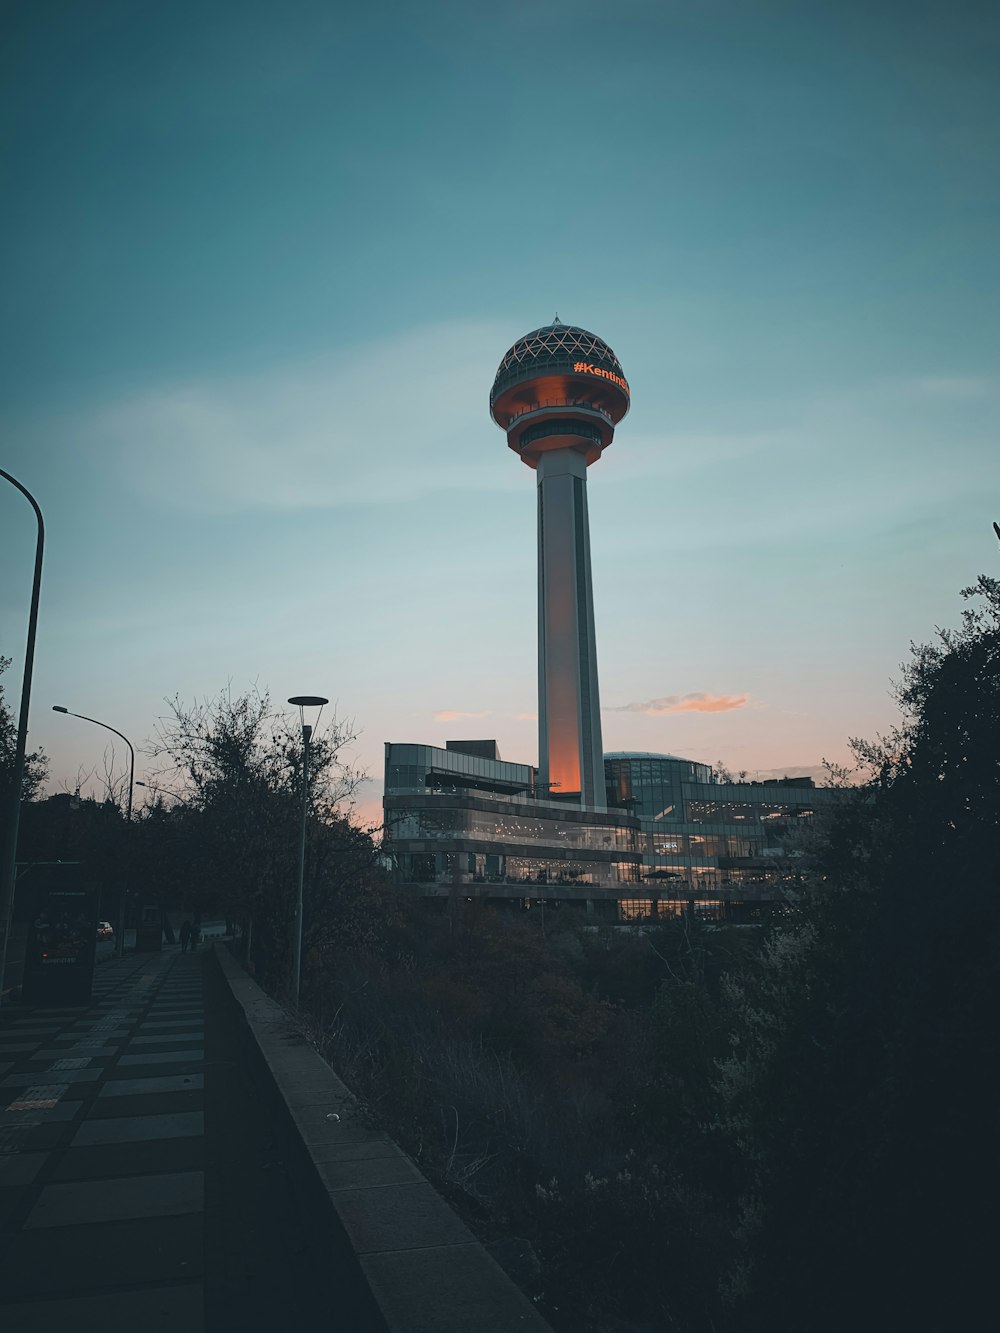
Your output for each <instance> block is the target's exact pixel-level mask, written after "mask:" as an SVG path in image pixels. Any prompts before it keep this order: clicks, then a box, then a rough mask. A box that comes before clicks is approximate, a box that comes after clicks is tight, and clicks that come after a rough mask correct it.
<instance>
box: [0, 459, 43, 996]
mask: <svg viewBox="0 0 1000 1333" xmlns="http://www.w3.org/2000/svg"><path fill="white" fill-rule="evenodd" d="M0 477H3V479H4V481H9V482H10V484H11V485H12V486H16V487H17V489H18V490H19V491H20V492H21V494H22V495H23V496H24V498H25V499H26V500H27V501H28V504H30V505H31V507H32V509H33V510H34V511H35V519H36V522H37V524H38V536H37V537H36V539H35V575H34V579H33V580H32V584H31V609H30V610H29V612H28V643H27V646H26V648H25V650H24V676H23V678H22V681H21V711H20V714H19V715H18V719H17V740H16V742H15V744H14V768H13V771H12V773H11V775H10V798H9V800H10V809H9V810H8V812H7V841H6V845H5V847H4V857H3V871H2V873H0V1004H2V1003H3V978H4V971H5V969H6V966H7V940H8V939H9V937H10V926H11V920H12V918H13V914H14V884H15V882H16V880H17V830H18V825H19V824H20V822H21V788H22V786H23V785H24V751H25V749H26V747H27V740H28V701H29V699H30V698H31V673H32V668H33V667H34V663H35V629H36V627H37V625H38V594H39V592H40V590H41V586H42V552H43V550H44V548H45V523H44V521H43V519H42V511H41V510H40V509H39V507H38V502H37V501H36V500H35V497H34V496H33V495H32V494H31V492H30V491H29V490H28V489H27V488H26V487H25V486H22V485H21V483H20V482H19V481H18V480H17V478H16V477H12V476H11V475H10V473H9V472H5V471H4V470H3V468H0Z"/></svg>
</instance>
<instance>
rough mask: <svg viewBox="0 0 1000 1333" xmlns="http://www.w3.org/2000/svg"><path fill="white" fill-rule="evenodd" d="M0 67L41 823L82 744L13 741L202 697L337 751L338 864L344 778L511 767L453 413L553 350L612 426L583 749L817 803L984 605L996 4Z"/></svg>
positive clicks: (159, 47)
mask: <svg viewBox="0 0 1000 1333" xmlns="http://www.w3.org/2000/svg"><path fill="white" fill-rule="evenodd" d="M0 34H2V41H0V169H2V178H3V182H4V186H3V194H4V207H3V209H2V210H0V291H2V293H3V299H2V301H0V466H2V467H4V468H5V469H7V470H8V471H10V472H12V473H13V474H14V475H15V476H16V477H18V479H19V480H20V481H21V482H23V483H24V484H25V485H26V486H27V487H28V488H29V489H30V490H31V491H32V492H33V493H34V494H35V496H36V498H37V499H38V501H39V503H40V505H41V507H42V509H43V511H44V514H45V519H46V525H47V545H46V557H45V572H44V578H43V585H42V599H41V611H40V620H39V634H38V647H37V656H36V664H35V676H34V686H33V690H32V706H31V738H30V739H31V744H32V745H38V744H42V745H43V746H44V748H45V749H46V751H47V753H48V755H49V759H50V766H51V778H50V782H49V790H50V791H58V790H63V789H66V788H67V787H70V788H71V787H72V786H74V785H75V784H76V781H77V778H78V775H79V774H81V773H82V774H86V773H88V772H90V771H91V770H93V769H95V768H96V769H101V768H102V766H103V756H104V753H105V741H106V740H107V739H109V738H108V737H107V735H106V733H102V732H100V731H98V730H97V729H95V728H93V727H90V726H88V725H87V724H85V723H82V722H78V721H75V720H74V719H71V718H66V717H60V716H57V715H55V714H53V713H52V712H51V711H50V709H51V705H52V704H53V703H58V704H62V705H64V706H67V707H69V708H70V709H71V710H73V711H75V712H81V713H85V714H88V715H90V716H92V717H97V718H100V719H102V720H104V721H107V722H109V723H111V724H112V725H113V726H115V727H117V728H118V730H120V731H123V732H125V734H126V735H128V736H129V737H130V738H131V739H132V740H133V741H134V743H135V744H136V746H137V748H140V749H141V748H142V747H143V746H144V744H145V742H146V741H147V738H150V737H152V736H153V734H154V732H155V729H156V725H157V719H158V718H159V717H161V716H163V715H164V714H165V712H166V705H165V702H164V701H165V699H166V698H168V697H172V696H174V695H179V696H180V697H181V699H182V700H185V701H192V700H194V699H196V698H197V699H204V698H210V697H212V696H213V695H216V694H218V693H219V692H220V691H221V690H223V689H225V688H226V687H227V685H228V686H230V688H231V689H232V690H233V691H234V692H242V691H243V690H245V689H248V688H251V687H252V686H254V685H256V686H258V687H260V688H267V689H269V690H270V691H271V693H272V695H273V696H274V698H275V699H276V700H278V701H283V700H284V699H285V698H286V697H288V696H289V695H293V694H299V693H318V694H322V695H326V696H328V697H329V698H330V699H331V700H333V701H334V703H335V704H336V706H337V710H338V713H339V715H340V716H341V717H342V718H345V719H353V722H354V724H355V727H356V729H357V732H358V740H357V742H356V743H355V746H354V750H353V757H354V760H355V762H356V763H358V764H360V765H361V766H363V767H364V768H366V769H367V770H368V772H369V773H370V774H371V776H372V782H371V783H370V784H368V786H367V787H366V788H365V789H364V791H363V793H362V795H361V798H360V807H359V809H360V812H361V815H362V817H363V818H365V819H366V820H371V821H374V820H376V819H377V801H378V796H379V791H380V784H379V779H380V776H381V766H382V755H383V748H382V746H383V742H384V741H386V740H393V741H421V742H426V743H442V744H443V742H444V740H445V739H446V738H453V737H461V736H466V737H468V736H495V737H496V738H497V739H498V740H499V742H500V748H501V753H502V754H503V756H504V757H505V758H509V759H515V760H518V761H521V762H530V763H533V762H535V760H536V758H537V735H536V728H537V723H536V722H535V720H534V715H535V711H536V709H537V699H536V658H535V651H536V649H535V631H536V620H535V616H536V611H535V595H536V588H535V556H536V552H535V496H534V481H535V478H534V476H533V474H532V473H531V472H530V471H529V470H528V469H527V468H525V467H524V466H523V465H522V464H520V462H519V461H518V460H517V458H516V457H515V456H514V455H513V454H512V453H511V452H510V451H509V450H508V449H507V447H506V443H505V440H504V437H503V434H502V433H501V432H500V431H499V430H498V429H497V428H496V426H495V425H494V424H493V423H492V422H491V421H490V419H489V416H488V399H489V390H490V387H491V385H492V381H493V377H494V375H495V373H496V368H497V366H498V364H499V362H500V360H501V358H502V356H503V354H504V353H505V351H506V350H507V348H508V347H509V346H510V345H511V344H512V343H513V342H514V341H515V339H516V338H518V337H519V336H520V335H522V334H523V333H525V332H527V331H528V330H530V329H534V328H536V327H538V326H540V325H543V324H547V323H549V322H550V321H551V319H552V318H553V316H554V315H555V314H556V313H557V312H558V314H559V316H560V317H561V318H562V319H563V320H564V321H565V322H567V323H574V324H578V325H581V326H582V327H584V328H586V329H589V330H592V331H593V332H595V333H597V334H598V335H599V336H600V337H602V338H604V339H605V340H606V341H607V342H608V343H609V344H610V345H611V347H612V348H613V349H614V351H615V352H616V353H617V355H618V357H619V359H620V360H621V362H622V365H623V367H624V368H625V373H626V375H627V376H628V378H629V381H630V384H631V387H632V395H633V406H632V410H631V411H630V413H629V415H628V416H627V417H626V419H625V420H624V422H623V423H622V424H621V425H620V426H619V428H618V431H617V433H616V437H615V441H614V443H613V444H612V446H611V447H610V448H609V449H608V450H607V452H606V453H605V455H604V457H603V458H602V459H601V460H600V461H599V462H598V463H597V464H595V465H594V466H593V467H592V468H591V469H590V471H589V474H588V486H589V504H590V520H591V541H592V555H593V565H594V596H595V608H596V617H597V633H598V660H599V672H600V685H601V696H602V703H603V706H604V713H603V727H604V742H605V748H606V749H607V750H613V749H641V750H651V751H669V752H671V753H674V754H681V755H684V756H686V757H689V758H692V759H697V760H700V761H703V762H707V763H714V762H715V761H717V760H720V759H721V760H722V761H723V762H725V763H726V764H727V765H728V766H729V767H730V768H732V769H734V770H736V771H739V770H747V771H749V772H763V773H771V772H774V773H778V772H796V771H804V770H808V771H812V770H813V769H815V768H816V767H817V766H819V765H820V764H821V762H822V760H823V759H824V758H826V759H829V760H832V761H835V762H846V761H847V760H848V758H849V748H848V741H849V738H850V737H852V736H867V737H872V736H874V735H875V734H878V733H880V732H885V731H886V730H887V729H888V728H890V727H891V726H892V725H893V724H894V722H895V721H896V720H897V713H896V709H895V705H894V703H893V700H892V684H891V683H892V681H893V680H894V679H898V677H899V671H900V664H901V663H902V662H903V661H904V660H905V659H906V658H907V656H908V654H909V646H910V644H911V642H912V641H917V642H924V641H926V640H927V639H929V638H930V637H931V636H932V635H933V632H934V628H935V626H938V625H948V624H954V623H956V622H957V620H958V618H959V615H960V609H961V600H960V598H959V595H958V594H959V590H960V589H961V588H962V587H964V586H966V585H968V584H970V583H972V582H973V580H974V579H975V577H976V576H977V575H978V574H979V573H980V572H990V573H996V572H997V562H998V558H1000V551H998V548H997V544H996V540H995V538H994V536H993V533H992V529H991V521H992V520H993V519H1000V495H998V489H1000V487H998V480H1000V463H998V460H1000V450H998V448H997V433H998V432H997V427H998V421H1000V371H998V365H1000V358H998V352H1000V345H998V344H1000V336H998V322H997V310H998V308H1000V303H998V295H1000V293H998V286H1000V282H998V276H1000V274H998V269H1000V262H998V246H997V235H998V234H1000V177H998V171H997V166H998V149H1000V77H998V75H1000V60H998V56H1000V10H998V9H997V8H996V7H995V6H990V5H986V4H984V3H975V4H974V3H968V2H967V0H948V3H923V4H922V3H919V2H918V0H907V2H906V3H896V2H895V0H882V2H880V0H865V3H855V0H840V2H839V3H838V4H836V5H830V4H827V3H825V0H824V2H823V3H811V2H809V0H803V2H802V3H795V2H794V0H649V2H647V0H619V3H617V4H616V5H614V6H608V5H607V4H605V3H596V0H573V2H572V3H570V2H569V0H532V2H531V3H527V2H526V0H508V2H507V3H505V4H504V5H503V6H497V7H487V6H483V5H478V4H474V3H469V2H462V3H459V0H428V3H426V4H424V5H415V4H397V3H379V0H375V2H374V3H372V4H369V5H366V6H347V5H343V4H338V3H331V2H330V0H324V2H322V3H320V2H318V0H286V2H285V3H284V4H282V5H280V6H278V5H274V4H271V3H261V2H260V0H238V2H236V0H214V2H213V0H198V2H197V3H194V2H193V0H170V2H169V3H166V2H164V0H101V3H100V4H99V5H80V4H77V3H55V2H54V0H30V2H28V0H7V3H5V4H3V6H2V7H0ZM3 490H4V492H5V493H3V494H0V568H2V570H3V577H2V579H0V653H3V654H5V655H7V656H10V657H12V658H13V659H14V662H13V665H12V667H11V669H10V671H9V672H8V674H7V676H6V677H5V681H6V684H7V694H8V698H9V699H10V700H11V702H12V703H14V704H15V705H16V701H17V697H18V691H19V682H20V674H21V668H22V664H23V653H24V636H25V630H26V623H27V610H28V598H29V593H30V583H31V568H32V561H33V554H34V520H33V517H32V514H31V511H30V509H29V507H28V506H27V504H26V503H25V501H24V500H23V499H22V498H21V497H20V496H19V495H18V494H17V493H16V492H15V491H14V490H13V489H12V488H10V487H9V486H7V485H6V484H5V483H3ZM121 758H122V755H121V747H119V751H118V752H116V755H115V763H120V762H121ZM155 767H156V765H155V764H154V762H153V761H152V760H151V759H149V758H147V757H146V756H144V755H143V754H141V753H140V757H139V774H140V775H142V774H143V773H146V775H147V776H149V773H150V772H151V771H152V769H154V768H155ZM84 785H85V790H86V789H87V784H86V783H85V784H84Z"/></svg>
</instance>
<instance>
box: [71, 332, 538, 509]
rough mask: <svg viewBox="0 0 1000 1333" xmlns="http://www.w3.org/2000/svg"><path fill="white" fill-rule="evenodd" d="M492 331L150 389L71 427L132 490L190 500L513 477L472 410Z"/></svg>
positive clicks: (488, 363) (317, 498) (416, 335)
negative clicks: (108, 461)
mask: <svg viewBox="0 0 1000 1333" xmlns="http://www.w3.org/2000/svg"><path fill="white" fill-rule="evenodd" d="M505 340H506V341H507V342H509V341H510V339H509V331H508V330H506V329H503V328H498V327H497V326H496V325H493V324H489V323H486V322H482V323H471V322H453V323H448V324H438V325H430V326H427V327H425V328H420V329H416V330H409V331H407V332H404V333H399V334H394V335H392V336H390V337H387V338H384V339H382V340H380V341H378V342H372V343H368V344H364V345H362V346H360V347H351V348H347V349H344V350H343V351H339V352H335V353H328V354H325V355H323V356H319V357H315V358H312V359H310V360H308V361H305V362H302V363H300V364H297V365H291V366H278V367H273V368H271V369H269V370H266V371H264V372H262V373H257V374H254V375H252V376H249V375H247V376H239V377H233V378H231V379H224V378H218V379H214V380H205V381H192V382H188V383H179V384H173V385H166V386H159V387H157V388H152V389H149V390H148V391H145V392H142V393H139V394H135V395H133V396H131V397H129V398H127V399H124V400H121V401H119V402H115V403H111V404H108V405H106V406H105V407H104V408H102V409H100V410H98V411H97V412H96V413H95V414H94V415H93V416H92V417H91V418H90V420H89V421H85V422H82V423H81V422H79V421H78V422H77V423H76V430H77V433H78V434H80V433H82V436H83V438H84V439H85V441H86V447H87V448H88V449H90V450H91V452H92V453H93V454H94V455H95V456H100V455H101V454H104V455H105V456H106V455H108V453H109V452H110V454H111V455H112V461H113V462H114V464H115V466H116V467H117V468H119V469H120V470H121V472H122V473H123V474H124V475H125V476H126V477H127V478H128V479H129V480H130V482H131V484H132V485H133V487H134V488H135V489H136V490H138V491H139V492H140V493H142V494H145V495H147V496H151V497H153V498H155V499H157V500H158V501H160V502H161V503H164V504H168V505H171V506H175V507H177V508H183V509H188V510H198V511H201V512H204V511H209V512H232V511H237V510H241V509H242V510H245V509H251V508H268V509H289V508H329V507H333V506H339V505H349V504H359V503H360V504H385V503H388V504H393V503H400V502H405V501H413V500H415V499H417V498H419V497H420V496H426V495H428V494H429V493H432V492H434V491H442V490H451V491H454V490H462V489H482V488H484V487H487V488H489V489H491V490H495V489H498V488H499V489H504V488H508V489H514V488H515V487H516V486H517V485H518V483H520V482H522V480H523V478H522V477H521V475H520V471H519V470H518V469H517V468H513V467H509V466H508V463H509V459H508V457H507V455H506V451H505V447H504V442H503V436H502V435H501V434H500V432H499V431H496V430H495V428H493V427H492V426H491V425H490V423H489V422H488V421H487V422H486V423H485V425H484V422H483V417H484V411H483V408H484V403H485V401H486V397H487V394H488V392H489V386H490V383H491V382H492V379H493V375H494V372H495V370H496V361H497V357H498V351H497V349H498V348H500V349H502V348H503V347H504V346H505ZM470 439H471V440H477V441H479V442H481V444H482V447H480V443H477V445H476V447H475V448H470V444H469V441H470ZM137 441H141V447H137V443H136V442H137ZM490 443H492V444H493V446H494V448H493V450H492V451H491V450H490V448H489V444H490Z"/></svg>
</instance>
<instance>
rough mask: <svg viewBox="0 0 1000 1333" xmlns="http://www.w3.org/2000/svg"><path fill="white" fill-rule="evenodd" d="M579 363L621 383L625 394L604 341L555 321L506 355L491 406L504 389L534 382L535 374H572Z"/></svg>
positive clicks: (619, 369)
mask: <svg viewBox="0 0 1000 1333" xmlns="http://www.w3.org/2000/svg"><path fill="white" fill-rule="evenodd" d="M579 362H583V363H584V364H586V365H591V366H594V367H599V368H600V369H602V370H606V371H608V372H609V373H610V375H613V376H614V377H615V380H614V381H612V382H618V383H620V387H622V388H624V390H625V393H626V395H627V394H628V392H629V389H628V381H627V380H626V379H625V372H624V370H622V366H621V362H620V361H619V360H618V358H617V356H615V354H614V352H613V351H612V350H611V348H610V347H609V346H608V344H607V343H606V342H605V341H604V339H603V338H598V336H597V335H596V333H591V332H590V331H589V330H588V329H581V328H578V327H577V325H575V324H563V323H562V321H561V320H559V319H556V320H554V321H553V323H551V324H546V325H544V327H542V328H540V329H533V330H532V331H531V333H526V334H525V335H524V337H523V338H518V340H517V342H516V343H515V344H514V345H513V347H511V349H510V350H509V351H508V352H507V354H506V356H505V357H504V358H503V360H502V361H501V362H500V368H499V370H498V371H497V373H496V379H495V380H494V381H493V390H492V392H491V394H490V405H491V406H492V405H493V403H494V402H495V401H496V399H497V398H498V397H499V396H500V394H502V393H503V392H504V391H505V390H507V389H509V388H510V387H511V386H512V385H514V384H519V383H520V382H521V381H522V380H527V379H533V378H534V377H535V376H537V375H551V374H557V375H558V374H572V373H573V367H574V365H576V364H577V363H579ZM623 415H624V413H623Z"/></svg>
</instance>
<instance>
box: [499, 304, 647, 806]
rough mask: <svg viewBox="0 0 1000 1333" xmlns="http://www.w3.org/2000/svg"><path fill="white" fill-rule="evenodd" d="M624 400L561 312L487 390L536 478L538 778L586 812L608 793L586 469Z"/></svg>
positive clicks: (618, 378) (620, 383)
mask: <svg viewBox="0 0 1000 1333" xmlns="http://www.w3.org/2000/svg"><path fill="white" fill-rule="evenodd" d="M629 401H630V395H629V387H628V381H627V380H626V379H625V374H624V372H623V370H622V367H621V364H620V363H619V361H618V358H617V357H616V356H615V354H614V352H613V351H612V350H611V348H610V347H609V346H608V345H607V343H606V342H603V341H602V340H601V339H600V338H598V337H596V336H595V335H594V334H593V333H588V332H587V330H586V329H581V328H577V327H576V326H575V325H572V324H563V323H562V322H561V321H560V320H559V317H558V316H556V318H555V320H554V321H553V322H552V323H551V324H547V325H546V326H545V327H544V328H540V329H535V330H534V331H533V332H532V333H527V334H525V335H524V337H523V338H519V339H518V340H517V342H516V343H515V344H514V345H513V347H511V349H510V350H509V351H508V353H507V355H506V356H505V357H504V358H503V360H502V361H501V363H500V368H499V370H498V371H497V375H496V379H495V381H494V384H493V391H492V393H491V394H490V415H491V416H492V417H493V420H494V421H495V422H496V423H497V425H498V426H499V427H500V428H501V429H502V430H503V431H505V432H506V435H507V443H508V445H509V446H510V448H511V449H513V450H514V452H515V453H517V454H518V455H519V456H520V458H521V461H522V462H524V463H527V465H528V466H529V467H532V468H534V469H535V470H536V472H537V474H538V766H539V780H540V782H541V784H542V786H543V788H547V789H548V790H549V791H550V793H551V795H552V796H553V797H556V798H560V797H565V798H567V799H569V800H573V801H577V802H579V803H580V804H581V805H583V806H586V807H587V808H589V809H594V810H601V809H604V808H605V807H606V798H605V789H604V759H603V745H602V739H601V704H600V693H599V690H598V684H597V645H596V638H595V634H594V593H593V581H592V577H591V567H590V524H589V518H588V515H587V468H588V466H589V465H590V464H591V463H594V462H596V461H597V459H598V458H600V456H601V454H602V453H603V451H604V450H605V449H606V448H607V447H608V445H609V444H610V443H611V441H612V440H613V438H614V433H615V426H617V424H618V422H619V421H621V419H622V417H624V415H625V413H626V412H627V411H628V409H629Z"/></svg>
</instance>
